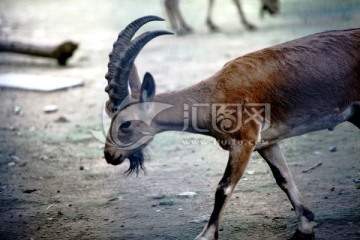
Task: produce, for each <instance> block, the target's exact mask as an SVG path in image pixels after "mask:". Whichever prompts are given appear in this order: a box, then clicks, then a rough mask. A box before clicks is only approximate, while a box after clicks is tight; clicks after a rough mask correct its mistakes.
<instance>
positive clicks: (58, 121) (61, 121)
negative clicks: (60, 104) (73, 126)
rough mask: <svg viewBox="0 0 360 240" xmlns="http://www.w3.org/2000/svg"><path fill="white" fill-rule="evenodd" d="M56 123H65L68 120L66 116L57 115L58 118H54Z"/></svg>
mask: <svg viewBox="0 0 360 240" xmlns="http://www.w3.org/2000/svg"><path fill="white" fill-rule="evenodd" d="M55 122H56V123H67V122H70V121H69V120H68V119H67V118H66V117H63V116H61V117H59V118H58V119H56V120H55Z"/></svg>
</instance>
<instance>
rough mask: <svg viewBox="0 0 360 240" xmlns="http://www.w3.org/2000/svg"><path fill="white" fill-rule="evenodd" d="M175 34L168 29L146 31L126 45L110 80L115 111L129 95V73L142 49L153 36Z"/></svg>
mask: <svg viewBox="0 0 360 240" xmlns="http://www.w3.org/2000/svg"><path fill="white" fill-rule="evenodd" d="M165 34H173V33H171V32H168V31H152V32H146V33H143V34H141V35H140V36H138V37H137V38H135V39H134V40H133V41H131V43H130V44H129V45H128V46H127V47H125V49H124V51H122V52H121V54H120V59H119V61H118V63H117V66H116V69H115V73H114V77H113V79H112V80H111V81H110V82H109V88H108V93H109V98H110V100H111V102H112V105H113V106H112V108H113V111H116V110H117V108H118V107H119V106H120V104H121V102H122V101H123V100H124V99H125V98H126V97H127V96H129V90H128V83H129V75H130V72H131V69H132V66H133V64H134V61H135V58H136V57H137V55H138V54H139V53H140V51H141V49H142V48H143V47H144V46H145V45H146V44H147V43H148V42H150V41H151V40H152V39H153V38H155V37H158V36H161V35H165Z"/></svg>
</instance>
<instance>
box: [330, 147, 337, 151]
mask: <svg viewBox="0 0 360 240" xmlns="http://www.w3.org/2000/svg"><path fill="white" fill-rule="evenodd" d="M329 151H330V152H336V151H337V148H336V146H332V147H329Z"/></svg>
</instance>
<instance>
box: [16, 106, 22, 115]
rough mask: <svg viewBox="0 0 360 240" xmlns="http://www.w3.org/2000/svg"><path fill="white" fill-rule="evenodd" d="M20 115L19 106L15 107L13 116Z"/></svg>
mask: <svg viewBox="0 0 360 240" xmlns="http://www.w3.org/2000/svg"><path fill="white" fill-rule="evenodd" d="M20 113H21V109H20V107H19V106H15V107H14V114H15V115H19V114H20Z"/></svg>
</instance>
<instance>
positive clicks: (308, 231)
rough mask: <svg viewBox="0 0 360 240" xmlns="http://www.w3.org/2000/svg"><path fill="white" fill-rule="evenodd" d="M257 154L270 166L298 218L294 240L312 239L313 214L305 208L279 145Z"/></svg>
mask: <svg viewBox="0 0 360 240" xmlns="http://www.w3.org/2000/svg"><path fill="white" fill-rule="evenodd" d="M258 152H259V153H260V155H261V156H262V157H263V158H264V159H265V161H266V162H267V163H268V165H269V166H270V169H271V171H272V173H273V175H274V177H275V180H276V183H277V184H278V185H279V187H280V188H281V189H282V190H283V191H284V192H285V193H286V194H287V196H288V197H289V199H290V201H291V204H292V205H293V207H294V209H295V212H296V215H297V218H298V229H297V230H296V232H295V235H294V237H295V239H314V230H313V227H314V225H315V224H314V222H313V221H314V218H315V217H314V214H313V213H312V212H311V211H310V210H309V209H308V208H307V207H306V206H305V203H304V200H303V198H302V197H301V193H300V192H299V190H298V189H297V187H296V185H295V183H294V181H293V179H292V175H291V172H290V169H289V167H288V166H287V164H286V161H285V157H284V155H283V153H282V151H281V149H280V147H279V145H278V144H277V143H276V144H273V145H271V146H268V147H266V148H263V149H261V150H258Z"/></svg>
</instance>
